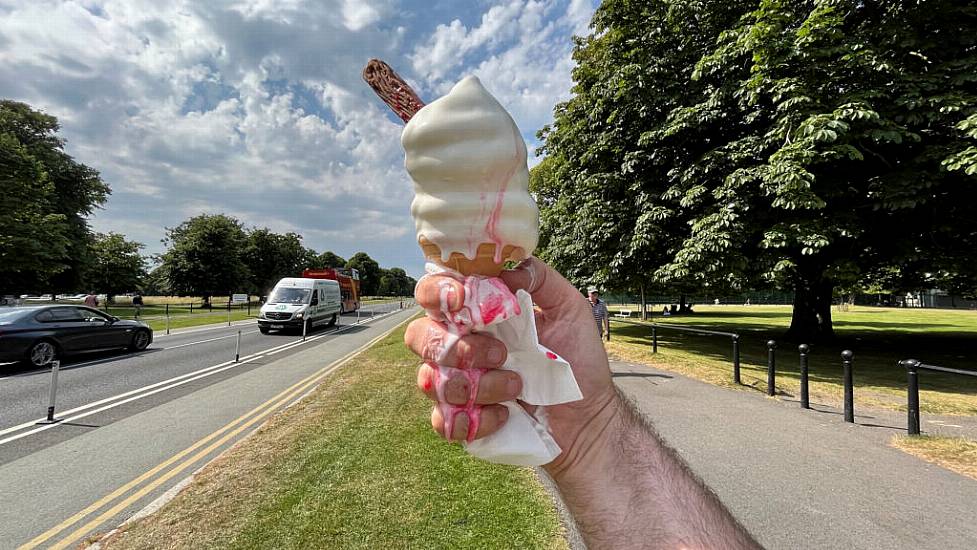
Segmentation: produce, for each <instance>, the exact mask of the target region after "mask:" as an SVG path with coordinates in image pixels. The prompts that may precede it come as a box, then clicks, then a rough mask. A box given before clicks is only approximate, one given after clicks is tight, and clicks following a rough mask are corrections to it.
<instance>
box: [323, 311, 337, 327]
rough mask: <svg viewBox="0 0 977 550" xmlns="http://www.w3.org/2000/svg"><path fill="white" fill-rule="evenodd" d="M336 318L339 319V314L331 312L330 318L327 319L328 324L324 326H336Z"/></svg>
mask: <svg viewBox="0 0 977 550" xmlns="http://www.w3.org/2000/svg"><path fill="white" fill-rule="evenodd" d="M336 319H339V314H338V313H333V314H332V318H331V319H329V324H328V325H326V326H327V327H334V326H336Z"/></svg>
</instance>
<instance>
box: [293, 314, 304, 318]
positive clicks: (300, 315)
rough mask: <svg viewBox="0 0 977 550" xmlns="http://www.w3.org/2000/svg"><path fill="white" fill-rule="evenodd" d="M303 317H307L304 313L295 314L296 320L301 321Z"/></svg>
mask: <svg viewBox="0 0 977 550" xmlns="http://www.w3.org/2000/svg"><path fill="white" fill-rule="evenodd" d="M303 315H305V314H304V313H296V314H295V318H296V319H301V318H302V316H303Z"/></svg>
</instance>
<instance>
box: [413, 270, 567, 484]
mask: <svg viewBox="0 0 977 550" xmlns="http://www.w3.org/2000/svg"><path fill="white" fill-rule="evenodd" d="M427 269H428V272H429V273H438V272H446V271H447V270H445V269H443V268H441V267H440V266H436V265H434V264H428V266H427ZM449 273H451V274H452V275H453V276H455V278H456V279H458V280H459V281H464V283H465V298H466V299H465V308H464V309H463V310H462V312H460V313H456V314H454V315H453V316H451V319H450V322H449V326H450V325H452V324H455V326H454V327H451V328H452V329H453V330H454V331H456V332H457V331H465V330H471V331H472V332H479V333H483V334H489V335H491V336H493V337H495V338H497V339H499V340H501V341H502V343H504V344H505V346H506V348H507V350H508V358H507V359H506V362H505V364H504V365H503V366H502V368H504V369H509V370H512V371H515V372H517V373H519V376H520V377H522V382H523V389H522V393H521V394H520V395H519V399H520V400H521V401H524V402H526V403H529V404H531V405H539V406H541V407H539V408H537V413H536V417H534V416H533V415H530V414H529V413H528V412H526V410H525V409H524V408H523V407H522V406H521V405H519V403H517V402H515V401H508V402H505V403H502V404H503V405H504V406H505V407H506V408H507V409H508V410H509V418H508V420H506V423H505V424H503V426H502V428H500V429H499V430H498V431H497V432H495V433H494V434H492V435H490V436H488V437H483V438H481V439H476V440H474V441H472V442H470V443H467V442H466V443H464V445H465V448H466V449H467V450H468V452H469V453H471V454H472V455H474V456H477V457H479V458H481V459H484V460H488V461H489V462H496V463H500V464H512V465H516V466H540V465H543V464H547V463H549V462H552V461H553V460H554V459H555V458H556V457H557V456H559V454H560V452H561V449H560V446H559V445H557V443H556V441H555V440H554V439H553V436H552V435H550V433H549V430H548V428H547V424H546V419H545V410H544V409H543V408H542V406H545V405H557V404H560V403H568V402H570V401H577V400H579V399H582V398H583V394H582V393H581V392H580V388H579V386H578V385H577V381H576V379H575V378H574V376H573V371H572V370H571V369H570V363H568V362H567V361H566V360H565V359H563V358H562V357H560V356H559V355H557V354H556V353H554V352H553V351H552V350H550V349H548V348H546V347H545V346H543V345H542V344H540V343H539V337H538V334H537V332H536V318H535V314H534V312H533V300H532V297H531V296H530V295H529V293H528V292H526V291H524V290H520V291H518V292H516V294H515V297H514V298H515V300H513V295H512V293H511V292H510V291H509V290H508V288H507V287H505V285H504V284H500V283H501V280H499V279H486V278H482V277H475V278H473V277H469V278H467V279H466V278H464V277H463V276H461V275H460V274H457V273H454V272H449ZM500 295H501V296H503V297H504V307H503V308H501V309H500V308H499V307H498V303H497V302H498V298H499V297H500ZM486 301H495V302H496V307H494V308H492V309H493V311H498V312H499V313H498V314H489V315H486V316H483V312H484V309H485V308H483V306H484V302H486ZM442 302H443V303H444V304H446V303H447V302H446V300H442ZM515 304H518V307H513V306H514V305H515ZM442 313H444V314H445V315H446V317H447V316H448V314H447V312H444V311H442ZM448 341H450V342H451V344H449V345H452V344H453V343H454V342H455V341H456V339H453V338H452V339H448ZM445 351H447V350H445ZM442 356H443V354H442Z"/></svg>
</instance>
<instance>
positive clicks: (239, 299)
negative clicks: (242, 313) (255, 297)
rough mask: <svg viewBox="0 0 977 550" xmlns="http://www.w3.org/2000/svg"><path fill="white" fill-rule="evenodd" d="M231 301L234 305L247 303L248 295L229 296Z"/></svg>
mask: <svg viewBox="0 0 977 550" xmlns="http://www.w3.org/2000/svg"><path fill="white" fill-rule="evenodd" d="M231 301H232V302H234V303H235V304H243V303H244V302H247V301H248V295H247V294H232V295H231Z"/></svg>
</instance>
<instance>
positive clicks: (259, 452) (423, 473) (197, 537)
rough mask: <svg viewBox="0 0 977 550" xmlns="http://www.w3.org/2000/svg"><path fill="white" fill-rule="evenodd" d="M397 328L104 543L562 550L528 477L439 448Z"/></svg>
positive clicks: (551, 516)
mask: <svg viewBox="0 0 977 550" xmlns="http://www.w3.org/2000/svg"><path fill="white" fill-rule="evenodd" d="M403 334H404V329H403V328H401V329H399V330H398V331H395V332H394V333H393V334H392V335H390V336H389V337H387V338H385V339H384V340H382V341H381V342H380V343H378V344H377V345H376V346H374V347H373V348H371V349H370V350H369V351H367V352H366V353H364V354H363V355H360V356H359V357H357V358H356V359H354V360H353V361H351V362H350V363H348V364H347V365H346V366H344V367H343V368H341V369H340V370H339V371H337V372H336V373H335V374H333V375H332V377H330V378H329V379H328V380H327V381H326V382H324V383H323V384H322V385H321V386H320V387H319V388H317V389H316V390H315V391H314V392H313V393H312V394H311V395H310V396H309V397H307V398H306V399H305V400H303V401H302V402H300V403H299V404H297V405H295V406H293V407H291V408H290V409H288V410H287V411H285V412H284V413H282V414H279V415H277V416H276V417H275V418H273V419H272V420H271V421H270V422H269V423H268V424H266V425H265V426H263V427H262V428H261V429H259V430H258V431H257V432H256V433H255V434H254V435H253V436H251V437H249V438H248V439H246V440H245V441H243V442H242V443H240V444H238V445H237V446H235V447H234V448H232V449H231V450H229V451H228V452H227V453H225V454H224V455H223V456H222V457H220V458H218V459H217V460H216V461H214V462H213V463H211V464H210V465H208V466H207V467H205V468H204V469H203V470H202V471H200V472H198V473H197V474H196V476H195V477H194V480H193V481H192V483H191V484H190V485H189V486H188V487H187V488H186V489H184V490H183V491H182V492H180V493H179V494H178V495H177V496H176V497H175V498H174V499H173V500H172V501H170V502H169V503H167V504H166V505H165V506H164V507H163V508H161V509H160V510H159V511H158V512H156V513H155V514H153V515H150V516H148V517H147V518H145V519H143V520H140V521H137V522H133V523H132V524H129V525H127V526H125V527H124V528H123V530H122V531H121V532H120V533H118V534H117V535H114V536H113V537H112V538H111V539H110V540H109V541H108V544H107V548H109V549H129V548H132V549H135V548H139V549H141V548H296V549H297V548H303V549H304V548H480V549H481V548H567V544H566V541H565V539H564V537H563V535H562V531H561V527H560V524H559V521H558V518H557V514H556V511H555V508H554V506H553V503H552V501H551V500H550V499H549V497H548V495H547V494H546V492H545V490H544V489H543V487H542V486H541V485H540V483H539V481H538V480H537V479H536V478H535V477H534V474H533V472H532V470H530V469H527V468H515V467H509V466H500V465H495V464H489V463H486V462H483V461H480V460H477V459H474V458H472V457H471V456H469V455H468V454H466V453H465V452H464V451H463V450H462V449H461V447H460V446H458V445H455V444H449V443H446V442H444V441H442V440H441V439H440V438H439V437H438V436H437V435H435V434H434V433H433V431H432V430H431V427H430V424H429V415H430V402H429V401H428V400H427V399H426V398H424V397H423V396H422V395H420V394H419V393H418V392H417V391H416V390H415V387H414V385H415V370H416V366H417V360H416V357H414V356H413V355H411V354H410V352H408V351H407V350H406V348H405V347H404V345H403Z"/></svg>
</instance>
